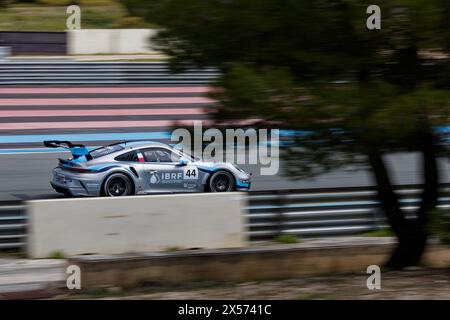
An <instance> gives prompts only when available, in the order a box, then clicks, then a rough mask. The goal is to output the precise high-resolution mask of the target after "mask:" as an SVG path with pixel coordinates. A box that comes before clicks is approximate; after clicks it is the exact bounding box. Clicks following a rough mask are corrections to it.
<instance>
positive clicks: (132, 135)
mask: <svg viewBox="0 0 450 320" xmlns="http://www.w3.org/2000/svg"><path fill="white" fill-rule="evenodd" d="M170 136H171V133H170V132H168V131H161V132H115V133H86V134H44V135H40V134H33V135H28V134H26V135H13V136H11V135H10V136H2V135H0V143H33V142H34V143H36V142H42V141H44V140H68V141H112V140H139V139H149V140H152V139H170Z"/></svg>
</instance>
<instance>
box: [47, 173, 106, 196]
mask: <svg viewBox="0 0 450 320" xmlns="http://www.w3.org/2000/svg"><path fill="white" fill-rule="evenodd" d="M50 184H51V186H52V187H53V189H55V191H56V192H59V193H63V194H66V195H71V196H74V197H77V196H92V197H96V196H99V195H100V183H99V182H98V181H96V180H93V179H92V177H89V179H88V178H87V177H84V176H83V175H74V174H70V173H66V172H63V171H62V170H60V169H59V168H56V169H54V170H53V178H52V181H51V182H50Z"/></svg>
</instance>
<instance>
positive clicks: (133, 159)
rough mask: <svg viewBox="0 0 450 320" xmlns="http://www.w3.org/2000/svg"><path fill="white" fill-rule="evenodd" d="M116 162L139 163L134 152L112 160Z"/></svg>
mask: <svg viewBox="0 0 450 320" xmlns="http://www.w3.org/2000/svg"><path fill="white" fill-rule="evenodd" d="M114 160H116V161H127V162H139V159H138V157H137V154H136V152H135V151H130V152H127V153H124V154H121V155H120V156H117V157H115V158H114Z"/></svg>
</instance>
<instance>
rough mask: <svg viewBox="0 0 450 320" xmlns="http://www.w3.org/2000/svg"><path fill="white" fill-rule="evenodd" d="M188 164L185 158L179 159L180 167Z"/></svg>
mask: <svg viewBox="0 0 450 320" xmlns="http://www.w3.org/2000/svg"><path fill="white" fill-rule="evenodd" d="M187 164H188V162H187V161H186V160H184V159H180V162H178V165H179V166H180V167H184V166H186V165H187Z"/></svg>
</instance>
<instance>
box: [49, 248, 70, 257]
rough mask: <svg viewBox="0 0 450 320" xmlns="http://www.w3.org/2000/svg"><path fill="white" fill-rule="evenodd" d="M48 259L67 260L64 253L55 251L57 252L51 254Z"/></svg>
mask: <svg viewBox="0 0 450 320" xmlns="http://www.w3.org/2000/svg"><path fill="white" fill-rule="evenodd" d="M48 257H49V259H65V258H66V255H65V254H64V252H62V251H60V250H55V251H53V252H51V253H50V255H49V256H48Z"/></svg>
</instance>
